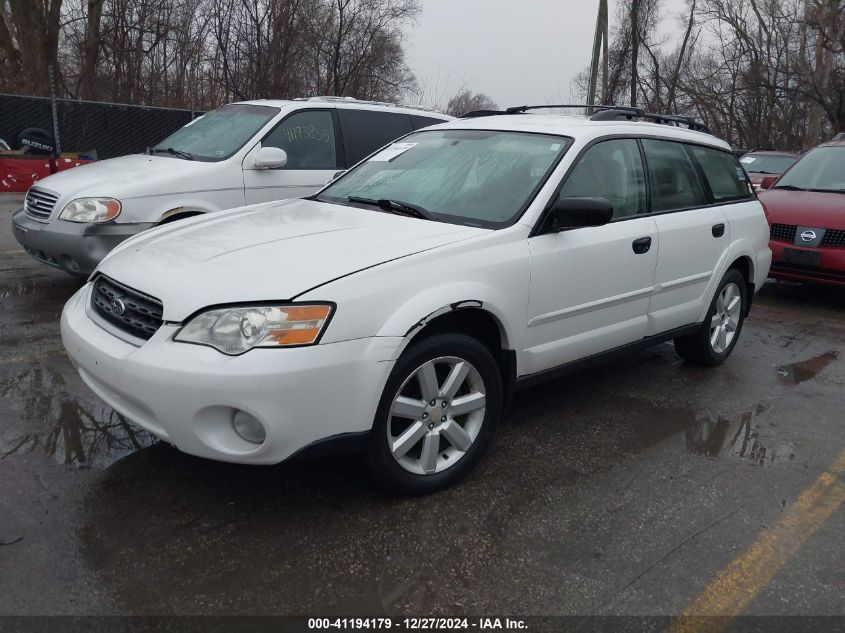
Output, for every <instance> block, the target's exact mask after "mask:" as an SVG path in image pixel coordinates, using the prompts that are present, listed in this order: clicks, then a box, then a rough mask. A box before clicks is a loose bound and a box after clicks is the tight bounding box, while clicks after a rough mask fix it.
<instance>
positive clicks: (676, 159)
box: [642, 139, 708, 213]
mask: <svg viewBox="0 0 845 633" xmlns="http://www.w3.org/2000/svg"><path fill="white" fill-rule="evenodd" d="M642 144H643V150H645V159H646V163H647V164H648V179H649V188H650V191H651V211H652V212H653V213H663V212H666V211H678V210H681V209H689V208H692V207H700V206H704V205H706V204H708V200H707V195H706V194H705V193H704V189H703V187H702V186H701V180H700V179H699V177H698V173H697V172H696V170H695V166H694V165H693V163H692V161H691V160H690V157H689V156H688V155H687V152H686V150H685V149H684V146H683V145H682V144H681V143H675V142H672V141H656V140H653V139H643V140H642Z"/></svg>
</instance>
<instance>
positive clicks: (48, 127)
mask: <svg viewBox="0 0 845 633" xmlns="http://www.w3.org/2000/svg"><path fill="white" fill-rule="evenodd" d="M57 104H58V107H57V110H58V122H59V137H60V141H61V148H62V151H65V152H83V153H84V152H94V151H95V152H96V155H97V157H98V158H99V159H104V158H113V157H115V156H123V155H125V154H132V153H138V152H143V151H144V150H145V149H146V148H147V147H148V146H150V145H155V144H156V143H158V142H159V141H160V140H162V139H163V138H164V137H166V136H167V135H168V134H170V133H171V132H173V131H175V130H177V129H178V128H180V127H182V126H183V125H185V124H186V123H187V122H188V121H190V120H191V119H192V118H194V117H195V116H198V115H200V114H202V113H201V112H192V111H191V110H176V109H172V108H151V107H146V106H133V105H122V104H116V103H98V102H95V101H73V100H71V99H58V100H57ZM28 128H40V129H42V130H44V131H45V132H46V133H47V134H48V135H49V137H50V138H52V136H53V133H52V131H53V115H52V111H51V107H50V99H48V98H46V97H20V96H16V95H5V94H0V139H3V140H5V141H6V142H7V143H8V144H9V145H10V146H12V147H13V148H15V147H16V143H17V140H18V136H19V135H20V133H21V132H22V131H23V130H25V129H28Z"/></svg>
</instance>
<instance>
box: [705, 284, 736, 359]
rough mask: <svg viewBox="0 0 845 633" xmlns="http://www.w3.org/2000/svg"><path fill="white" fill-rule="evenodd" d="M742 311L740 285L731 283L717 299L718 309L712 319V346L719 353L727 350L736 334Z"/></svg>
mask: <svg viewBox="0 0 845 633" xmlns="http://www.w3.org/2000/svg"><path fill="white" fill-rule="evenodd" d="M741 312H742V294H741V293H740V290H739V286H737V285H736V284H735V283H729V284H727V285H726V286H725V287H724V288H722V292H720V293H719V297H718V298H717V299H716V309H715V311H714V312H713V317H712V318H711V319H710V347H712V348H713V351H714V352H716V353H717V354H722V353H724V352H725V350H727V349H728V348H729V347H730V346H731V343H732V342H733V340H734V337H735V336H736V329H737V328H738V327H739V318H740V314H741Z"/></svg>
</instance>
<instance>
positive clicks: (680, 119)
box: [461, 103, 710, 133]
mask: <svg viewBox="0 0 845 633" xmlns="http://www.w3.org/2000/svg"><path fill="white" fill-rule="evenodd" d="M545 108H579V109H581V110H589V111H592V114H591V116H590V120H591V121H618V120H621V119H626V120H628V121H633V120H634V119H639V120H642V119H645V120H647V121H651V122H653V123H661V124H663V125H674V126H676V127H677V126H681V125H685V126H687V127H688V128H689V129H690V130H693V131H695V132H707V133H709V132H710V130H709V129H708V128H707V126H706V125H704V124H703V123H701V122H699V121H696V120H695V119H692V118H690V117H687V116H680V115H676V114H654V113H652V112H646V111H645V110H643V109H642V108H636V107H633V106H616V105H595V104H594V105H589V104H584V103H580V104H562V105H560V104H546V105H532V106H529V105H524V106H515V107H512V108H507V109H506V110H475V111H474V112H467V113H466V114H464V115H463V116H461V118H462V119H471V118H475V117H481V116H495V115H501V114H524V113H526V112H528V111H529V110H541V109H545Z"/></svg>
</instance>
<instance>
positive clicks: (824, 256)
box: [769, 240, 845, 286]
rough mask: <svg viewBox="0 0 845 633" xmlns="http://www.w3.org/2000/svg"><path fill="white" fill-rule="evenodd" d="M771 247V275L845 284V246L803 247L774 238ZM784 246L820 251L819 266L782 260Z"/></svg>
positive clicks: (822, 282)
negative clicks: (798, 264) (777, 240)
mask: <svg viewBox="0 0 845 633" xmlns="http://www.w3.org/2000/svg"><path fill="white" fill-rule="evenodd" d="M769 247H770V248H771V249H772V267H771V269H770V271H769V276H770V277H773V278H775V279H786V280H791V281H806V282H811V283H818V284H825V285H830V286H845V248H825V247H822V248H801V247H799V246H796V245H793V244H787V243H785V242H776V241H774V240H773V241H771V242H769ZM784 248H792V249H798V250H804V251H816V252H820V255H821V256H820V259H819V265H818V267H809V266H797V265H795V264H789V263H785V262H783V261H781V258H782V257H783V249H784Z"/></svg>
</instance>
